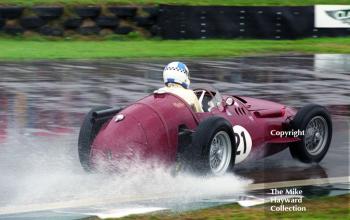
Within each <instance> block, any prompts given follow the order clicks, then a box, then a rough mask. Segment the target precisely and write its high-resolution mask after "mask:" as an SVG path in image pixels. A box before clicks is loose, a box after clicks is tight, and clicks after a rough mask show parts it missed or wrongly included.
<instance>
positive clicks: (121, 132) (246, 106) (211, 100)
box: [78, 86, 332, 175]
mask: <svg viewBox="0 0 350 220" xmlns="http://www.w3.org/2000/svg"><path fill="white" fill-rule="evenodd" d="M194 92H195V94H196V95H197V97H198V99H199V101H200V103H201V105H202V108H203V110H204V112H202V113H197V112H194V111H193V110H192V109H191V107H190V106H189V105H188V104H187V103H186V102H185V101H184V100H182V99H181V98H180V97H178V96H176V95H173V94H170V93H164V92H161V91H155V92H154V93H153V94H151V95H149V96H147V97H145V98H143V99H141V100H139V101H137V102H135V103H134V104H131V105H129V106H127V107H125V108H111V107H108V106H100V107H96V108H93V109H92V110H91V111H90V112H89V113H88V114H87V115H86V117H85V119H84V122H83V124H82V126H81V129H80V134H79V143H78V149H79V150H78V151H79V158H80V162H81V164H82V166H83V168H85V169H86V170H93V169H95V168H96V166H97V164H98V161H99V160H101V159H102V160H103V161H111V162H113V161H121V160H125V159H127V160H132V159H133V157H136V156H137V157H138V158H141V159H142V160H143V159H144V160H147V159H157V160H158V161H160V162H162V163H164V164H177V165H178V164H180V165H181V166H182V167H187V168H190V169H191V170H192V171H195V172H200V173H205V174H214V175H221V174H224V173H226V172H230V171H233V167H234V165H235V164H238V163H242V162H244V161H249V160H256V159H259V158H264V157H266V156H269V155H272V154H274V153H277V152H280V151H281V150H283V149H285V148H287V147H289V150H290V152H291V154H292V156H293V157H294V158H297V159H299V160H300V161H302V162H304V163H312V162H319V161H321V160H322V159H323V157H324V156H325V155H326V153H327V151H328V148H329V145H330V142H331V138H332V122H331V117H330V114H329V113H328V111H327V110H326V109H325V108H324V107H322V106H320V105H316V104H309V105H306V106H305V107H303V108H301V109H300V110H299V111H296V110H295V109H294V108H291V107H288V106H285V105H282V104H278V103H275V102H271V101H266V100H261V99H254V98H248V97H239V96H232V95H221V94H220V93H219V91H217V90H215V89H213V88H211V87H208V86H203V88H197V89H195V90H194Z"/></svg>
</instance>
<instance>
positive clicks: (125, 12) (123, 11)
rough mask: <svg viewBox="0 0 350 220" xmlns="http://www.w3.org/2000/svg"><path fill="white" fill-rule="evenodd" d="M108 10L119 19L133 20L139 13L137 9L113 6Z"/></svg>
mask: <svg viewBox="0 0 350 220" xmlns="http://www.w3.org/2000/svg"><path fill="white" fill-rule="evenodd" d="M108 10H109V11H110V12H111V13H113V14H115V15H116V16H117V17H119V18H132V17H135V15H136V12H137V8H136V7H130V6H111V7H108Z"/></svg>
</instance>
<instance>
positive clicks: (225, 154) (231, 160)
mask: <svg viewBox="0 0 350 220" xmlns="http://www.w3.org/2000/svg"><path fill="white" fill-rule="evenodd" d="M184 154H185V155H184V158H185V161H186V165H189V166H190V169H191V171H193V172H196V173H200V174H212V175H223V174H225V173H227V172H232V171H233V167H234V164H235V158H236V144H235V138H234V134H233V129H232V125H231V123H230V122H229V121H227V120H226V119H224V118H222V117H216V116H214V117H209V118H207V119H205V120H204V121H202V122H201V123H200V124H199V125H198V127H197V129H196V130H195V132H194V134H193V135H192V143H191V145H190V146H188V147H187V148H186V149H185V151H184Z"/></svg>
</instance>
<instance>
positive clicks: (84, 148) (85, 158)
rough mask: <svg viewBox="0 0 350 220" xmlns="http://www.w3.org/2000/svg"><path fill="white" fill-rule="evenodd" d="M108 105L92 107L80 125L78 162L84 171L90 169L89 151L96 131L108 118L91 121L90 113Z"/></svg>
mask: <svg viewBox="0 0 350 220" xmlns="http://www.w3.org/2000/svg"><path fill="white" fill-rule="evenodd" d="M109 108H111V107H109V106H98V107H95V108H92V109H91V110H90V111H89V112H88V113H87V115H86V116H85V118H84V121H83V124H82V125H81V127H80V132H79V139H78V153H79V160H80V164H81V165H82V167H83V168H84V170H86V171H90V170H91V166H90V152H91V144H92V142H93V141H94V139H95V137H96V135H97V133H98V131H99V130H100V129H101V127H102V125H103V124H104V123H105V122H106V121H107V120H108V119H105V120H99V121H92V113H93V112H95V111H101V110H105V109H109Z"/></svg>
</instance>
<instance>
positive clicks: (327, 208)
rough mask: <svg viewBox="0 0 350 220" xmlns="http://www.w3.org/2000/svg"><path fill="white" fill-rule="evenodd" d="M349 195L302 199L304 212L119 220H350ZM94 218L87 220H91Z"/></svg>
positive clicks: (223, 209)
mask: <svg viewBox="0 0 350 220" xmlns="http://www.w3.org/2000/svg"><path fill="white" fill-rule="evenodd" d="M349 202H350V195H349V194H348V195H343V196H336V197H323V198H317V199H313V200H306V199H304V201H303V203H302V204H299V206H304V207H306V209H307V211H306V212H271V211H270V210H269V208H270V206H271V205H270V204H267V205H263V206H257V207H251V208H242V207H240V206H239V205H237V204H232V205H224V206H220V207H214V208H208V209H203V210H198V211H191V212H185V213H169V212H163V213H155V214H149V215H134V216H129V217H125V218H121V219H122V220H134V219H138V220H170V219H171V220H180V219H186V220H202V219H208V220H214V219H234V220H248V219H271V220H274V219H306V220H311V219H314V220H315V219H334V220H335V219H339V220H345V219H350V210H349V206H350V204H349ZM93 219H95V218H89V220H93Z"/></svg>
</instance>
